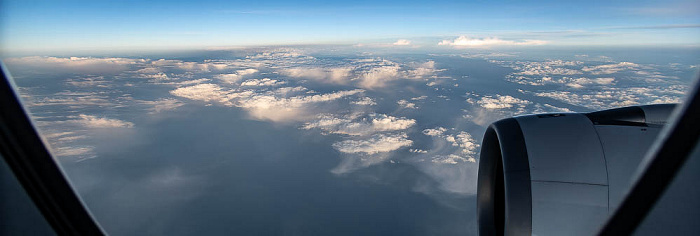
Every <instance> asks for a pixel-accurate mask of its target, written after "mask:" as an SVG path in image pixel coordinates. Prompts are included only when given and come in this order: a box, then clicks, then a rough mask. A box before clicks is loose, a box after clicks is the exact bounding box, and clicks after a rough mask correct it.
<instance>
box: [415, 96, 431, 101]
mask: <svg viewBox="0 0 700 236" xmlns="http://www.w3.org/2000/svg"><path fill="white" fill-rule="evenodd" d="M426 98H428V96H425V95H423V96H419V97H414V98H411V100H413V101H420V100H425V99H426Z"/></svg>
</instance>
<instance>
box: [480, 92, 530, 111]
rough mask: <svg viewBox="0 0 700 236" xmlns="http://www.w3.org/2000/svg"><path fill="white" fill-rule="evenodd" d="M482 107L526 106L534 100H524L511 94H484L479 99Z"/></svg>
mask: <svg viewBox="0 0 700 236" xmlns="http://www.w3.org/2000/svg"><path fill="white" fill-rule="evenodd" d="M477 103H478V104H479V105H481V107H483V108H486V109H504V108H511V107H513V106H516V105H517V106H524V105H527V104H530V103H532V102H530V101H527V100H523V99H518V98H515V97H512V96H510V95H498V94H497V95H496V97H493V96H484V97H481V100H479V101H477Z"/></svg>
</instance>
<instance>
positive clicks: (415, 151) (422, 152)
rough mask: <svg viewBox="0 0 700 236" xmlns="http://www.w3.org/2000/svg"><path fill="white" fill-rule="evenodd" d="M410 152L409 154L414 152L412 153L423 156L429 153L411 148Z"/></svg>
mask: <svg viewBox="0 0 700 236" xmlns="http://www.w3.org/2000/svg"><path fill="white" fill-rule="evenodd" d="M408 151H409V152H412V153H421V154H425V153H428V151H426V150H423V149H413V148H411V149H408Z"/></svg>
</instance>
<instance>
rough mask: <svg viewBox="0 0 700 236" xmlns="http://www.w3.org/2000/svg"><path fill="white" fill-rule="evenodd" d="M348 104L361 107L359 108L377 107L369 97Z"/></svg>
mask: <svg viewBox="0 0 700 236" xmlns="http://www.w3.org/2000/svg"><path fill="white" fill-rule="evenodd" d="M350 103H352V104H355V105H361V106H373V105H377V102H375V101H374V99H372V98H370V97H363V98H360V100H357V101H353V102H350Z"/></svg>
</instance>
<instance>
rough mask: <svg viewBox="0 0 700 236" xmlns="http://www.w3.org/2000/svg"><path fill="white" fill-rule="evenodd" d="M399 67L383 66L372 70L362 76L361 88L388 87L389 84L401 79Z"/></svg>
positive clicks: (360, 79)
mask: <svg viewBox="0 0 700 236" xmlns="http://www.w3.org/2000/svg"><path fill="white" fill-rule="evenodd" d="M399 76H400V75H399V66H397V65H392V66H381V67H375V68H372V69H370V70H369V71H367V72H365V73H363V74H362V75H360V78H359V81H360V82H359V86H360V87H361V88H366V89H375V88H381V87H384V86H386V84H387V82H389V81H393V80H397V79H399Z"/></svg>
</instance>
